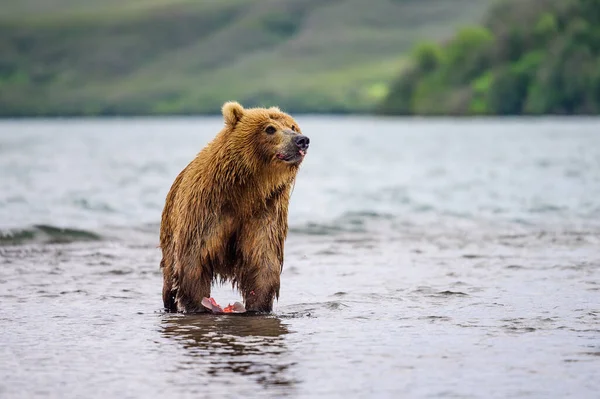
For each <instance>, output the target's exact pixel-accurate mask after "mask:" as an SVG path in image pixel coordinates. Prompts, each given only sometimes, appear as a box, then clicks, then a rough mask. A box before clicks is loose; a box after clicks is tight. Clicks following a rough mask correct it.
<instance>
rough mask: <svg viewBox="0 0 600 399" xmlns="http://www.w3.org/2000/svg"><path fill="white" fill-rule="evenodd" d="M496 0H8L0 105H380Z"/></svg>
mask: <svg viewBox="0 0 600 399" xmlns="http://www.w3.org/2000/svg"><path fill="white" fill-rule="evenodd" d="M491 1H492V0H370V1H364V0H228V1H218V0H212V1H201V2H199V1H192V0H167V1H164V0H163V1H157V0H128V1H122V0H118V1H117V0H103V1H100V0H19V2H15V1H12V0H0V54H2V58H1V59H0V114H4V115H11V114H12V115H19V114H140V113H204V112H215V111H217V110H218V109H219V106H220V104H222V102H223V101H226V100H229V99H236V100H239V101H242V102H244V103H245V104H248V105H261V104H265V105H266V104H273V103H276V104H279V105H281V106H283V107H285V108H286V109H288V110H290V111H297V112H301V111H306V112H327V111H336V112H351V111H356V112H363V111H369V110H371V109H372V108H373V106H374V105H375V104H376V102H377V101H378V100H380V99H381V98H382V97H383V96H384V95H385V92H386V87H387V85H388V83H389V81H390V79H392V78H393V77H394V76H395V75H396V74H397V72H398V70H399V68H400V66H401V64H402V57H403V53H404V52H405V51H406V50H407V49H409V48H410V46H411V45H412V44H413V43H414V42H415V41H417V40H421V39H434V40H435V39H440V38H443V37H447V36H448V35H450V34H451V33H452V32H453V31H454V29H455V28H456V27H457V26H459V25H462V24H464V23H470V22H474V21H476V20H478V19H479V18H480V17H481V16H482V15H483V13H484V12H485V10H486V8H487V7H488V5H489V4H490V2H491Z"/></svg>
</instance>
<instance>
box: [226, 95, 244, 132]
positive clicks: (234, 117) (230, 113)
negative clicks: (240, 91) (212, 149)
mask: <svg viewBox="0 0 600 399" xmlns="http://www.w3.org/2000/svg"><path fill="white" fill-rule="evenodd" d="M222 111H223V119H225V124H226V125H228V126H231V127H234V126H235V125H236V124H237V123H238V122H239V121H240V119H242V115H244V107H242V106H241V105H240V104H239V103H238V102H235V101H229V102H226V103H225V104H223V109H222Z"/></svg>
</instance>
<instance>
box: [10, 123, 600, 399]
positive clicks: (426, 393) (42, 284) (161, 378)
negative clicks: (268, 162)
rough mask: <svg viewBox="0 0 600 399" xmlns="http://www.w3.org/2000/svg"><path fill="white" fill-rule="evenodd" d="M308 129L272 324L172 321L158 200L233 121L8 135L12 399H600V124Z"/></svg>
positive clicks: (228, 319)
mask: <svg viewBox="0 0 600 399" xmlns="http://www.w3.org/2000/svg"><path fill="white" fill-rule="evenodd" d="M297 119H298V121H299V122H300V124H301V126H302V128H303V131H304V132H305V134H307V135H308V136H309V137H310V138H311V148H310V150H309V153H308V155H307V157H306V159H305V162H304V165H303V166H302V168H301V171H300V173H299V176H298V180H297V184H296V186H295V190H294V193H293V195H292V201H291V205H290V229H291V231H290V235H289V237H288V240H287V243H286V259H285V266H284V272H283V275H282V287H281V298H280V300H279V302H277V303H276V305H275V312H274V314H273V315H270V316H258V317H245V316H214V315H201V316H185V315H178V314H165V313H163V312H162V310H161V307H162V301H161V285H162V277H161V272H160V270H159V266H158V265H159V260H160V250H159V249H158V248H157V245H158V229H159V224H158V223H159V220H160V213H161V210H162V206H163V203H164V198H165V196H166V193H167V191H168V189H169V187H170V185H171V183H172V181H173V179H174V178H175V176H176V175H177V173H178V172H179V171H180V170H181V169H182V168H183V167H184V166H185V165H186V164H187V163H188V162H189V161H190V160H191V159H192V158H193V157H194V155H195V154H196V153H197V152H198V151H199V150H200V149H201V148H202V147H203V146H204V145H205V144H206V143H207V142H208V141H209V140H210V139H211V138H212V136H214V134H215V133H216V132H217V131H218V130H219V129H220V127H221V124H222V122H221V119H220V118H181V119H179V118H174V119H112V120H35V121H29V120H23V121H2V122H0V231H1V235H0V329H1V332H0V376H1V377H2V378H1V380H0V397H2V398H31V397H44V398H111V397H119V398H165V397H169V398H171V397H172V398H187V397H190V398H191V397H193V398H199V397H207V398H215V397H226V398H240V397H290V398H316V397H327V398H350V397H352V398H367V397H369V398H371V397H373V398H398V397H411V398H454V397H460V398H508V397H510V398H549V397H556V398H558V397H560V398H565V397H576V398H597V397H598V392H600V119H540V120H528V119H514V120H510V119H508V120H501V119H482V120H468V119H459V120H453V119H434V120H419V119H378V118H367V117H364V118H357V117H335V118H333V117H308V116H305V117H298V118H297ZM213 296H214V297H215V298H216V299H217V300H218V302H219V303H221V304H227V303H229V302H233V301H235V300H239V296H238V295H237V294H236V293H235V292H234V291H232V290H231V289H230V287H229V286H222V287H217V288H216V289H215V290H214V291H213Z"/></svg>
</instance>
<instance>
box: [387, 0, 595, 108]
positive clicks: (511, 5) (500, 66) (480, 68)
mask: <svg viewBox="0 0 600 399" xmlns="http://www.w3.org/2000/svg"><path fill="white" fill-rule="evenodd" d="M408 65H409V66H407V68H406V69H405V70H404V71H403V73H402V74H401V76H400V78H399V79H398V80H397V81H396V82H395V83H394V84H393V86H392V89H391V90H390V92H389V95H388V96H387V98H386V99H385V100H384V101H383V104H382V106H381V109H380V111H381V112H382V113H386V114H424V115H432V114H433V115H438V114H453V115H472V114H493V115H519V114H533V115H538V114H599V113H600V0H505V1H503V2H501V3H499V4H497V5H496V6H494V7H493V9H492V10H491V11H490V13H489V16H488V18H487V20H486V22H485V24H484V25H483V26H480V27H473V28H464V29H462V30H461V31H460V32H459V33H458V34H457V35H456V36H455V37H454V38H453V39H452V40H450V41H449V42H447V43H446V44H444V45H442V46H439V45H437V44H435V43H431V42H425V43H421V44H419V45H418V46H416V48H415V50H414V51H413V57H412V59H411V61H410V63H408Z"/></svg>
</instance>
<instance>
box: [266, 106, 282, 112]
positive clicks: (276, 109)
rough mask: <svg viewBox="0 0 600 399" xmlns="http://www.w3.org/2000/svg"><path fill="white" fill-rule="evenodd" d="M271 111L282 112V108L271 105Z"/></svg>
mask: <svg viewBox="0 0 600 399" xmlns="http://www.w3.org/2000/svg"><path fill="white" fill-rule="evenodd" d="M269 111H273V112H281V110H280V109H279V107H271V108H269Z"/></svg>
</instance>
